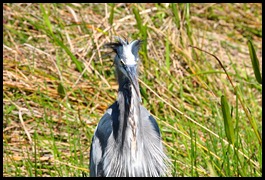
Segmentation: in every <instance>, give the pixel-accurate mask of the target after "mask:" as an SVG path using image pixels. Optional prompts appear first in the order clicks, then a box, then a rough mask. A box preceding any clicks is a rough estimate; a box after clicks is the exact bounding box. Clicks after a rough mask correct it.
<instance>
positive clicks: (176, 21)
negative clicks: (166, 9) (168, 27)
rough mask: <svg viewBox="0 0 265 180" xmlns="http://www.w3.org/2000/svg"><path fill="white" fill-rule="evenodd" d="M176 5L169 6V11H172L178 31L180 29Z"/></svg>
mask: <svg viewBox="0 0 265 180" xmlns="http://www.w3.org/2000/svg"><path fill="white" fill-rule="evenodd" d="M176 6H177V4H176V3H172V4H171V9H172V12H173V14H174V20H175V21H174V22H175V24H176V26H177V28H178V29H179V28H180V19H179V13H178V9H177V8H176Z"/></svg>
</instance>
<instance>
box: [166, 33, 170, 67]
mask: <svg viewBox="0 0 265 180" xmlns="http://www.w3.org/2000/svg"><path fill="white" fill-rule="evenodd" d="M166 67H167V70H168V72H169V70H170V47H169V40H168V37H167V39H166Z"/></svg>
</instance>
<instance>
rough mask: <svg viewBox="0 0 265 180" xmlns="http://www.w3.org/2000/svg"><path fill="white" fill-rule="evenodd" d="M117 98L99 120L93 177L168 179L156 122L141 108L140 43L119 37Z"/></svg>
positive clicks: (116, 46)
mask: <svg viewBox="0 0 265 180" xmlns="http://www.w3.org/2000/svg"><path fill="white" fill-rule="evenodd" d="M117 39H118V42H117V43H109V44H107V46H108V47H111V48H112V49H113V50H114V51H115V53H116V56H115V60H114V64H115V68H116V78H117V80H118V83H119V90H118V98H117V101H116V102H114V103H113V104H112V105H111V106H110V107H109V108H108V109H107V111H106V113H105V114H104V116H103V117H102V118H101V119H100V121H99V123H98V125H97V127H96V130H95V133H94V136H93V139H92V144H91V148H90V176H165V175H167V172H168V167H169V164H170V162H169V159H168V158H167V156H166V155H165V153H164V151H163V146H162V141H161V135H160V131H159V127H158V125H157V122H156V120H155V119H154V117H153V116H151V115H150V113H149V112H148V111H147V109H146V108H145V107H143V106H142V105H141V96H140V90H139V84H138V80H137V77H138V61H139V57H138V51H139V47H140V44H141V40H134V41H132V42H130V43H129V42H128V41H127V40H123V39H121V38H119V37H117Z"/></svg>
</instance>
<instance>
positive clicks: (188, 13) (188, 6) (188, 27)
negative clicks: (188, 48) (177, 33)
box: [185, 3, 193, 44]
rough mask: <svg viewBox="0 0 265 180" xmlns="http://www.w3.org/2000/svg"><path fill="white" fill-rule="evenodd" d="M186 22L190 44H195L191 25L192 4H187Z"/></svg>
mask: <svg viewBox="0 0 265 180" xmlns="http://www.w3.org/2000/svg"><path fill="white" fill-rule="evenodd" d="M185 20H186V22H187V23H186V28H187V35H188V37H189V40H190V43H191V44H193V41H192V32H191V25H190V4H189V3H187V4H186V6H185Z"/></svg>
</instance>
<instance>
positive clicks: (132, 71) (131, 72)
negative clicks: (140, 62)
mask: <svg viewBox="0 0 265 180" xmlns="http://www.w3.org/2000/svg"><path fill="white" fill-rule="evenodd" d="M123 68H124V70H125V72H126V74H125V75H126V76H127V77H128V79H129V81H130V82H131V84H132V85H133V88H134V90H135V92H136V94H137V96H138V98H139V101H140V102H142V99H141V94H140V90H139V85H138V79H137V65H133V66H127V65H126V64H123Z"/></svg>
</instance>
